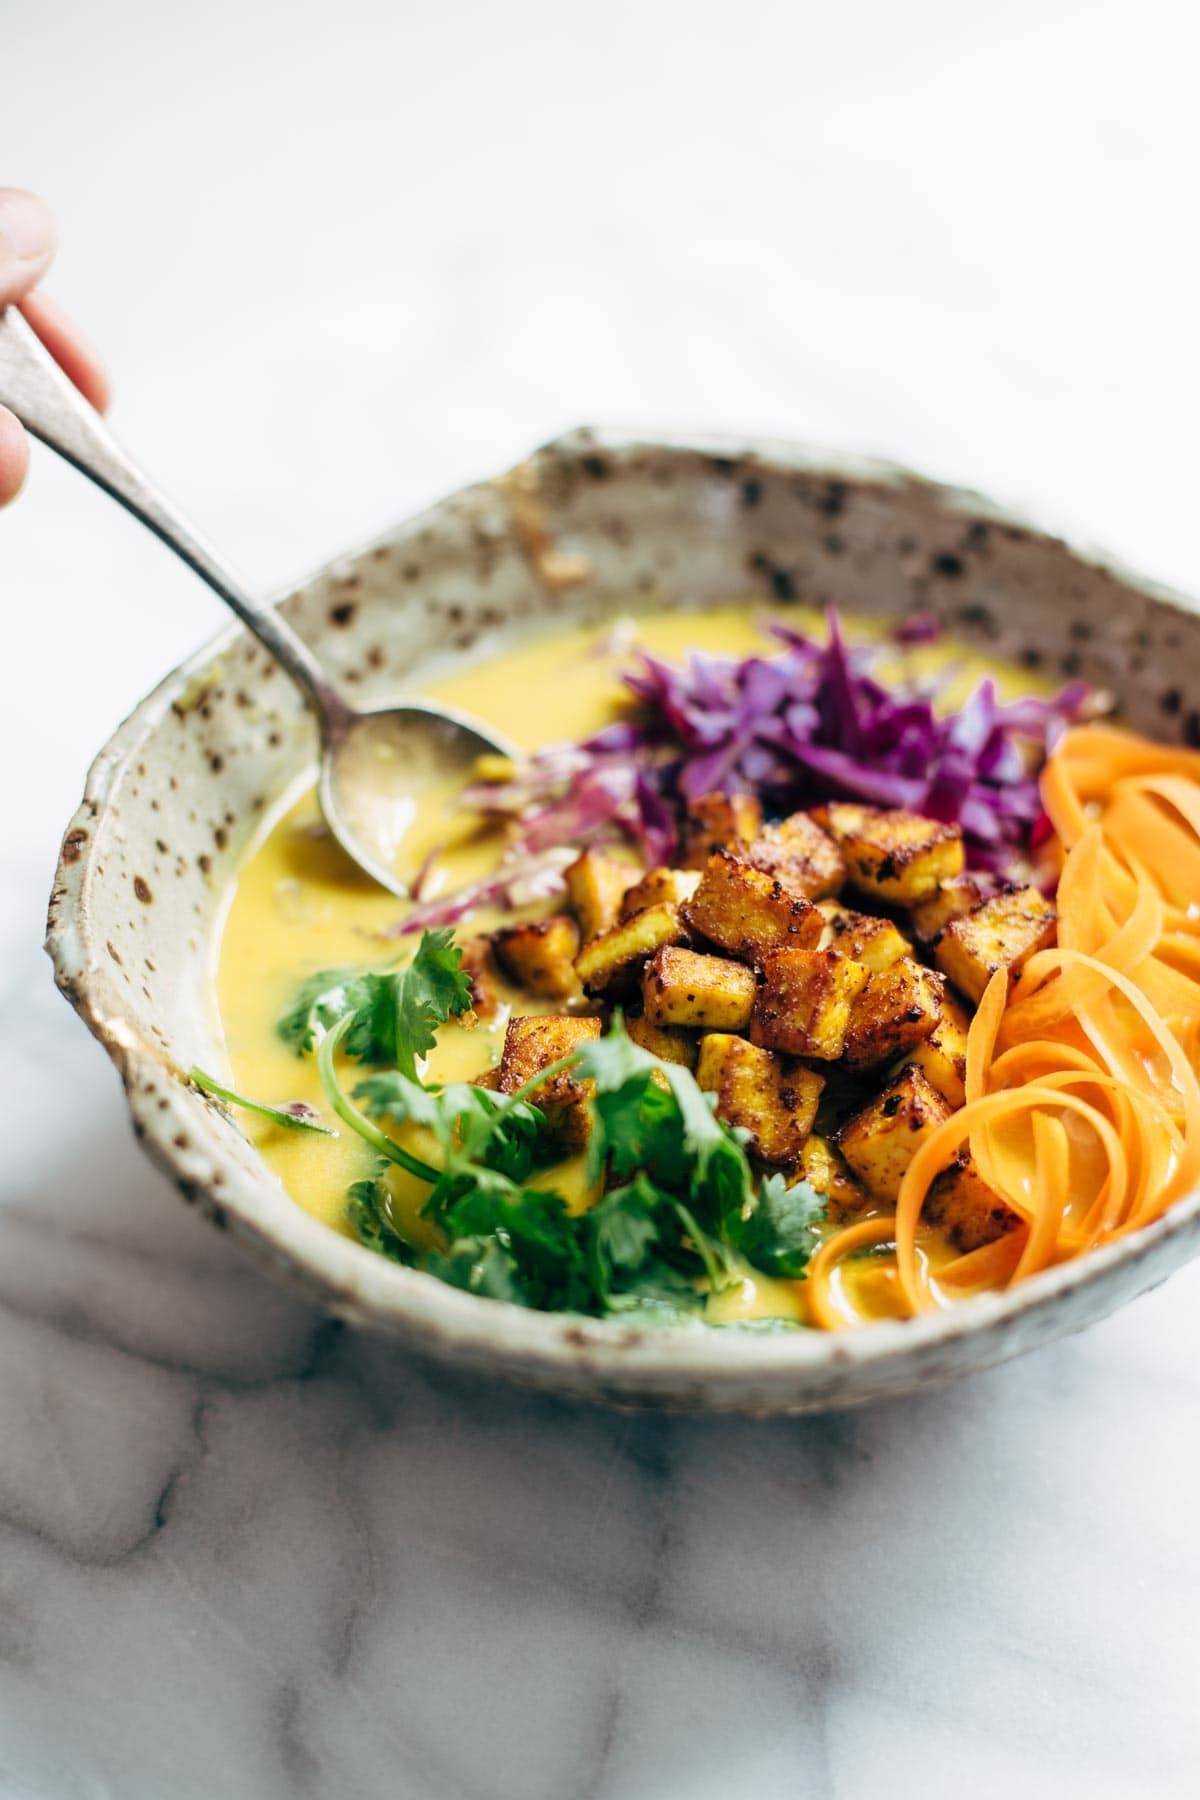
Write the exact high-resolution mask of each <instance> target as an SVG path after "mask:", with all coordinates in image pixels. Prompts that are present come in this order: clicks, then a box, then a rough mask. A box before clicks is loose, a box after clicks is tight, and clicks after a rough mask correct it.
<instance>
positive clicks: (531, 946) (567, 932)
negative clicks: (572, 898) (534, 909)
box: [492, 913, 579, 1000]
mask: <svg viewBox="0 0 1200 1800" xmlns="http://www.w3.org/2000/svg"><path fill="white" fill-rule="evenodd" d="M492 943H493V945H494V946H495V950H496V961H497V962H498V963H499V964H500V967H501V968H502V969H503V970H504V973H505V974H506V975H508V976H509V977H510V978H511V979H512V980H513V981H515V982H516V984H517V986H518V987H523V988H526V989H527V990H528V991H529V993H531V994H540V995H541V997H542V998H543V999H544V1000H564V999H565V998H566V996H567V995H568V994H573V993H574V992H575V991H576V989H577V988H578V986H579V981H578V977H577V976H576V974H575V957H576V954H577V952H578V950H579V927H578V925H577V924H576V923H575V921H574V919H571V918H568V917H567V915H566V913H554V914H553V915H552V916H551V917H550V918H548V919H528V920H526V921H525V923H524V924H521V925H507V926H506V927H505V928H504V930H503V931H497V932H495V933H493V936H492Z"/></svg>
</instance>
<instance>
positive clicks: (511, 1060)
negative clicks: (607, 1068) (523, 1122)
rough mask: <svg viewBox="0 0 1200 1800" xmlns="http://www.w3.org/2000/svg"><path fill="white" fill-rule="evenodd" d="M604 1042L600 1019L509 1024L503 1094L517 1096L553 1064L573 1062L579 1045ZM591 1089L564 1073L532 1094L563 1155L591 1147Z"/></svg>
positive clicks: (499, 1086) (543, 1016)
mask: <svg viewBox="0 0 1200 1800" xmlns="http://www.w3.org/2000/svg"><path fill="white" fill-rule="evenodd" d="M599 1036H600V1021H599V1019H576V1018H571V1017H569V1016H568V1015H567V1014H565V1013H540V1014H537V1015H535V1016H533V1017H527V1016H521V1017H518V1018H513V1019H510V1020H509V1021H508V1028H507V1030H506V1031H505V1034H504V1049H503V1051H502V1052H501V1056H500V1062H499V1065H498V1068H497V1069H496V1070H495V1071H493V1073H494V1074H495V1081H494V1082H491V1083H489V1084H488V1085H489V1086H494V1087H495V1088H496V1090H497V1091H498V1092H499V1093H501V1094H515V1093H516V1091H517V1089H518V1088H521V1087H524V1086H525V1083H526V1082H527V1081H532V1080H533V1078H534V1076H535V1075H538V1074H540V1072H541V1071H542V1070H543V1069H548V1068H549V1067H550V1065H551V1063H556V1062H559V1061H560V1060H561V1059H562V1058H563V1057H564V1056H570V1054H571V1052H572V1051H573V1050H577V1049H578V1048H579V1046H580V1045H581V1044H585V1043H587V1042H588V1041H589V1040H590V1039H592V1038H598V1037H599ZM591 1089H592V1083H591V1082H587V1081H576V1080H575V1079H574V1078H573V1077H572V1076H571V1075H570V1074H569V1073H568V1072H567V1071H566V1070H560V1072H559V1073H558V1074H557V1075H552V1076H551V1077H550V1080H549V1081H548V1082H545V1083H543V1084H542V1085H541V1086H540V1087H536V1088H534V1090H533V1092H532V1093H531V1095H530V1099H531V1100H533V1101H534V1103H535V1104H536V1105H537V1106H540V1107H541V1108H542V1110H543V1112H544V1113H545V1114H546V1117H547V1118H548V1119H549V1120H550V1121H551V1123H552V1124H553V1126H554V1128H555V1133H556V1135H557V1137H558V1139H559V1141H560V1143H561V1144H562V1146H563V1148H564V1149H569V1150H578V1149H580V1148H582V1146H583V1145H584V1144H585V1143H586V1142H587V1134H588V1112H587V1105H586V1102H587V1100H588V1097H589V1095H590V1093H591Z"/></svg>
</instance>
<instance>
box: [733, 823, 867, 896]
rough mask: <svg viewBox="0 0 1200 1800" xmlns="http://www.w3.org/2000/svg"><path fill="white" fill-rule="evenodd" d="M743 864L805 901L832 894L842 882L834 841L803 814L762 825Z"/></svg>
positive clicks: (842, 863)
mask: <svg viewBox="0 0 1200 1800" xmlns="http://www.w3.org/2000/svg"><path fill="white" fill-rule="evenodd" d="M746 861H747V862H748V863H752V864H753V865H754V867H755V868H756V869H761V870H762V871H763V873H764V874H765V875H774V877H775V879H776V880H777V881H781V882H782V883H783V885H784V887H785V888H788V889H789V890H790V891H791V892H792V893H793V894H803V895H804V898H805V899H806V900H820V899H822V898H824V897H825V896H826V895H828V894H836V893H837V891H838V889H839V888H840V887H841V885H842V883H843V882H844V881H845V879H846V862H845V858H844V857H843V856H842V853H841V851H840V850H839V848H838V846H837V844H836V842H835V841H834V839H833V838H831V837H830V835H829V833H828V832H827V831H822V829H821V827H820V826H819V825H818V824H817V821H816V820H815V819H814V818H813V817H812V816H811V815H810V814H809V813H806V812H798V813H793V814H792V815H791V817H790V818H788V819H780V820H779V821H778V822H777V823H776V824H774V825H764V826H763V828H762V830H761V831H760V832H759V834H758V836H757V837H756V838H755V840H754V842H753V843H752V844H751V846H750V848H749V850H747V852H746Z"/></svg>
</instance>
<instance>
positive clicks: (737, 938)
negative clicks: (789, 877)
mask: <svg viewBox="0 0 1200 1800" xmlns="http://www.w3.org/2000/svg"><path fill="white" fill-rule="evenodd" d="M683 916H684V918H685V919H686V920H687V922H688V924H689V925H690V926H691V927H692V929H693V931H697V932H699V933H700V935H701V936H702V937H706V938H708V940H709V941H710V943H713V944H716V945H718V946H719V947H720V949H722V950H727V951H728V952H729V954H730V955H731V956H740V957H744V958H745V959H746V960H747V961H748V962H759V961H761V959H762V958H763V956H765V955H766V953H767V951H768V950H777V949H780V948H782V946H783V945H785V944H792V945H808V944H815V943H816V941H817V939H818V938H819V937H820V935H821V930H822V924H823V921H822V919H821V915H820V913H819V912H818V911H817V909H816V907H815V906H813V905H812V903H811V901H808V900H805V899H804V897H803V896H802V895H800V894H792V893H789V892H788V890H787V889H786V888H785V887H784V886H783V885H782V883H781V882H778V881H776V879H775V877H774V876H773V875H764V873H763V871H762V870H761V869H752V868H751V867H750V864H749V863H746V862H742V861H740V860H739V858H737V857H736V856H731V855H730V854H729V852H728V851H727V850H718V851H716V852H715V853H714V854H713V855H712V856H710V857H709V859H708V861H707V862H706V863H705V865H704V873H703V875H702V876H701V877H700V885H699V887H698V888H697V889H696V892H695V893H694V894H693V895H692V898H691V899H690V900H688V901H686V902H685V903H684V907H683Z"/></svg>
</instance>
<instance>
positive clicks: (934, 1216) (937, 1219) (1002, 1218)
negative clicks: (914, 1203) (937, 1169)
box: [924, 1150, 1021, 1252]
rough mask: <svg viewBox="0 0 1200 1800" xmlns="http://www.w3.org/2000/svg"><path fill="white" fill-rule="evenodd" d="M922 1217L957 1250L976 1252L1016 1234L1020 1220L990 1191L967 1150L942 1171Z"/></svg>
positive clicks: (962, 1151)
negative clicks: (1013, 1233) (944, 1233)
mask: <svg viewBox="0 0 1200 1800" xmlns="http://www.w3.org/2000/svg"><path fill="white" fill-rule="evenodd" d="M924 1216H925V1218H927V1219H928V1220H929V1221H930V1223H931V1224H933V1225H940V1226H941V1227H942V1229H943V1230H944V1231H945V1232H946V1234H947V1236H948V1237H949V1239H950V1241H951V1243H952V1244H953V1245H954V1247H955V1248H956V1249H957V1250H962V1251H964V1252H965V1251H967V1250H979V1249H981V1248H982V1246H983V1245H984V1244H990V1243H992V1242H993V1241H994V1240H995V1239H996V1238H999V1237H1004V1236H1005V1234H1006V1233H1007V1232H1010V1231H1015V1230H1016V1228H1017V1226H1018V1225H1020V1223H1021V1219H1020V1217H1019V1215H1018V1214H1017V1213H1015V1212H1014V1211H1013V1210H1012V1208H1011V1206H1008V1205H1007V1204H1006V1203H1005V1201H1003V1200H1002V1199H1001V1198H1000V1195H999V1194H998V1193H997V1192H996V1190H995V1189H994V1188H990V1187H989V1186H988V1184H987V1182H986V1181H985V1180H984V1179H983V1176H982V1175H981V1174H980V1173H979V1170H978V1169H977V1168H976V1166H975V1163H974V1160H973V1159H972V1156H971V1152H970V1151H969V1150H960V1151H959V1153H958V1155H957V1156H956V1157H955V1158H954V1160H953V1162H951V1163H950V1165H949V1167H948V1168H945V1169H943V1170H942V1173H941V1174H940V1175H939V1176H938V1178H937V1180H936V1181H935V1182H934V1183H933V1186H932V1187H931V1188H930V1190H929V1193H928V1195H927V1197H926V1200H925V1206H924Z"/></svg>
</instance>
